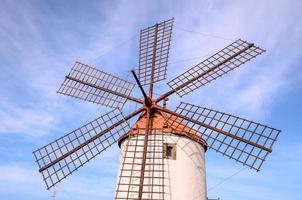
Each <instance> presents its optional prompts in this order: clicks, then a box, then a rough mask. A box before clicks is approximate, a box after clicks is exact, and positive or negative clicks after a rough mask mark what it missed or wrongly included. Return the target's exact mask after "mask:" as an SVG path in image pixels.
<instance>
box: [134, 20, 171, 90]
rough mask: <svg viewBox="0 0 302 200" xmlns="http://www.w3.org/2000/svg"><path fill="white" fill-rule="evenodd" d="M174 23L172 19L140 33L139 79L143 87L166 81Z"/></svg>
mask: <svg viewBox="0 0 302 200" xmlns="http://www.w3.org/2000/svg"><path fill="white" fill-rule="evenodd" d="M173 22H174V19H173V18H172V19H169V20H166V21H163V22H161V23H158V24H156V25H153V26H150V27H148V28H145V29H142V30H141V31H140V49H139V65H138V78H139V80H140V82H141V84H142V85H147V84H149V83H150V82H151V81H152V82H153V83H155V82H158V81H161V80H164V79H166V74H167V65H168V58H169V50H170V43H171V36H172V29H173ZM153 66H154V73H152V68H153Z"/></svg>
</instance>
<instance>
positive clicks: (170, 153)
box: [164, 144, 176, 160]
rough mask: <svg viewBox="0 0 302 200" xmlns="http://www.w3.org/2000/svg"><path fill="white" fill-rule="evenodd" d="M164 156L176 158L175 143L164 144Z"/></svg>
mask: <svg viewBox="0 0 302 200" xmlns="http://www.w3.org/2000/svg"><path fill="white" fill-rule="evenodd" d="M164 158H167V159H172V160H176V144H164Z"/></svg>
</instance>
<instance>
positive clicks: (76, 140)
mask: <svg viewBox="0 0 302 200" xmlns="http://www.w3.org/2000/svg"><path fill="white" fill-rule="evenodd" d="M121 120H124V117H123V115H122V113H121V112H120V111H119V110H118V109H115V110H113V111H110V112H108V113H107V114H105V115H102V116H100V117H98V118H96V119H95V120H93V121H91V122H89V123H87V124H85V125H83V126H82V127H80V128H78V129H76V130H74V131H72V132H70V133H68V134H67V135H65V136H62V137H61V138H59V139H57V140H55V141H53V142H51V143H49V144H48V145H46V146H44V147H42V148H40V149H38V150H36V151H35V152H34V155H35V158H36V162H37V163H38V166H39V169H40V170H41V169H43V170H42V171H41V173H42V175H43V179H44V181H45V183H46V186H47V188H48V189H49V188H51V187H52V186H54V185H55V184H56V183H58V182H60V181H61V180H62V179H64V178H66V177H67V176H68V175H70V174H71V173H73V172H74V171H75V170H77V169H78V168H79V167H81V166H83V165H84V164H85V163H86V162H88V161H90V160H91V159H93V158H94V157H95V156H97V155H98V154H100V153H101V152H103V151H104V150H106V149H107V148H108V147H110V146H111V145H112V144H114V143H115V142H116V141H117V140H118V138H119V137H120V136H121V135H122V134H124V133H126V132H127V131H128V130H130V127H129V125H128V123H127V122H126V121H124V122H122V123H121V124H119V125H117V126H116V127H114V128H113V129H111V130H110V131H108V132H106V133H104V134H103V135H101V136H98V137H96V135H97V134H98V133H100V132H101V131H103V130H106V128H108V127H110V126H112V125H113V124H115V123H116V122H118V121H121ZM94 137H96V138H95V139H94V140H93V141H91V142H88V141H90V140H91V139H92V138H94ZM86 143H87V144H86ZM75 149H77V150H76V151H74V150H75ZM72 151H74V152H72ZM62 156H64V158H63V159H61V160H60V161H58V162H56V163H53V162H55V161H56V160H57V159H58V158H61V157H62ZM51 163H53V164H51ZM49 164H51V165H50V166H49V167H47V166H48V165H49ZM45 167H47V168H45Z"/></svg>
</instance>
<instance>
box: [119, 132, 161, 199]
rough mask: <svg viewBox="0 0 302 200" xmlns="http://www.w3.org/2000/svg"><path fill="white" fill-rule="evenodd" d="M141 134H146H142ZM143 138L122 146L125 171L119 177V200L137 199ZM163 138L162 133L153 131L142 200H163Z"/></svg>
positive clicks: (143, 136)
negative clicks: (123, 147) (123, 148)
mask: <svg viewBox="0 0 302 200" xmlns="http://www.w3.org/2000/svg"><path fill="white" fill-rule="evenodd" d="M141 131H142V133H143V132H144V131H145V130H141ZM144 138H145V135H144V134H139V135H134V136H129V138H128V139H127V141H125V142H124V143H123V144H122V145H126V146H125V151H124V152H122V154H123V158H124V159H123V160H122V168H121V171H120V174H119V177H118V184H117V188H116V197H115V199H116V200H122V199H129V200H130V199H131V200H132V199H133V200H134V199H138V195H139V185H140V176H141V167H142V158H143V148H144ZM163 143H164V135H163V133H162V131H160V130H152V132H151V134H150V135H149V137H148V146H147V157H146V165H145V173H144V175H145V176H144V184H143V185H144V186H143V190H142V191H143V192H142V199H150V200H164V181H165V179H164V177H165V175H164V173H165V169H164V167H165V166H164V159H163Z"/></svg>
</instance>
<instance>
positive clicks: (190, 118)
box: [34, 19, 280, 200]
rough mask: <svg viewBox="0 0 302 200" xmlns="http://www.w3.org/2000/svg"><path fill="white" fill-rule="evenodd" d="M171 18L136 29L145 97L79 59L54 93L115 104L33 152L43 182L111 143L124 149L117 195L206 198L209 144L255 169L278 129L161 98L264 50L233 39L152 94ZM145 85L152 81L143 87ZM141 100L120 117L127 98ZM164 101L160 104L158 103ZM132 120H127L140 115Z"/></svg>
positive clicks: (163, 63) (161, 71)
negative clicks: (174, 104)
mask: <svg viewBox="0 0 302 200" xmlns="http://www.w3.org/2000/svg"><path fill="white" fill-rule="evenodd" d="M173 22H174V19H170V20H167V21H164V22H161V23H157V24H155V25H153V26H151V27H148V28H145V29H143V30H141V32H140V51H139V52H140V53H139V67H138V70H137V71H136V72H137V73H138V75H136V72H135V71H132V73H133V76H134V79H135V81H136V83H137V85H138V86H139V88H140V90H141V92H142V94H143V99H139V98H135V97H132V96H130V94H131V91H132V89H133V87H134V84H133V83H131V82H128V81H126V80H123V79H121V78H118V77H116V76H113V75H110V74H108V73H106V72H103V71H101V70H99V69H97V68H94V67H91V66H88V65H85V64H82V63H80V62H76V63H75V65H74V66H73V68H72V69H71V71H70V73H69V74H68V75H67V76H66V77H65V80H64V82H63V84H62V85H61V87H60V89H59V90H58V93H60V94H63V95H67V96H72V97H75V98H78V99H82V100H84V101H89V102H93V103H96V104H100V105H104V106H107V107H111V108H114V110H112V111H111V112H108V113H106V114H104V115H102V116H100V117H98V118H96V119H94V120H92V121H91V122H89V123H87V124H85V125H83V126H81V127H80V128H78V129H76V130H74V131H72V132H70V133H68V134H66V135H64V136H62V137H61V138H59V139H57V140H55V141H53V142H51V143H49V144H47V145H45V146H44V147H42V148H40V149H38V150H36V151H35V152H34V155H35V158H36V161H37V163H38V166H39V172H41V174H42V175H43V179H44V181H45V183H46V186H47V189H49V188H51V187H53V186H54V185H55V184H57V183H58V182H60V181H61V180H62V179H64V178H66V177H67V176H68V175H70V174H72V173H73V172H74V171H75V170H77V169H78V168H80V167H81V166H83V165H84V164H85V163H87V162H88V161H90V160H91V159H92V158H94V157H96V156H97V155H99V154H100V153H101V152H103V151H105V150H106V149H107V148H109V147H110V146H112V145H113V144H114V143H118V144H119V146H120V148H121V158H120V166H119V173H118V178H117V185H116V194H115V199H117V200H122V199H139V200H141V199H153V200H155V199H156V200H166V199H169V200H171V199H173V200H183V199H188V200H193V199H199V200H206V199H207V194H206V172H205V151H206V150H207V148H209V149H213V150H215V151H216V152H218V153H220V154H222V155H225V156H227V157H229V158H231V159H233V160H236V161H238V162H240V163H242V164H243V165H246V166H248V167H250V168H251V169H255V170H257V171H259V170H260V167H261V166H262V163H263V162H264V161H265V159H266V157H267V155H268V154H269V153H271V152H272V146H273V144H274V142H275V141H276V139H277V137H278V135H279V133H280V130H277V129H274V128H271V127H268V126H266V125H262V124H259V123H256V122H253V121H250V120H246V119H243V118H240V117H236V116H233V115H230V114H226V113H223V112H219V111H216V110H213V109H208V108H204V107H200V106H196V105H192V104H188V103H184V102H181V103H180V105H179V106H178V107H177V108H176V110H175V111H171V110H169V109H167V108H166V106H165V100H166V99H167V97H169V96H170V95H172V94H174V93H177V94H178V95H179V96H180V97H182V96H183V95H186V94H189V93H190V92H192V91H194V90H196V89H198V88H200V87H201V86H204V85H206V84H208V83H210V82H211V81H213V80H215V79H217V78H218V77H220V76H222V75H224V74H226V73H228V72H229V71H231V70H233V69H235V68H237V67H239V66H240V65H242V64H244V63H245V62H247V61H249V60H251V59H252V58H255V57H256V56H258V55H260V54H261V53H263V52H264V50H262V49H261V48H259V47H257V46H255V45H254V44H251V43H248V42H246V41H243V40H240V39H239V40H236V41H234V42H233V43H231V44H230V45H229V46H227V47H225V48H224V49H222V50H221V51H219V52H217V53H216V54H214V55H213V56H211V57H209V58H208V59H206V60H204V61H202V62H201V63H199V64H198V65H196V66H194V67H193V68H191V69H189V70H188V71H186V72H185V73H183V74H182V75H180V76H178V77H176V78H175V79H173V80H171V81H169V82H168V86H169V87H170V88H171V90H170V91H168V92H166V93H164V94H162V95H160V96H157V97H153V87H154V83H156V82H159V81H161V80H164V79H165V78H166V71H167V63H168V55H169V49H170V41H171V35H172V28H173ZM143 86H149V87H148V88H149V91H148V94H147V93H146V92H145V90H144V88H143ZM127 100H129V101H134V102H136V103H138V104H141V105H142V106H141V107H140V108H139V109H137V110H135V111H133V112H132V113H130V114H129V115H126V116H124V115H123V114H122V112H121V109H122V107H123V105H124V104H125V102H126V101H127ZM161 102H163V106H161V105H159V103H161ZM139 114H140V116H139V118H138V120H137V122H136V123H135V124H134V125H129V123H130V121H129V120H130V119H131V118H133V117H134V116H137V115H139Z"/></svg>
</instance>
